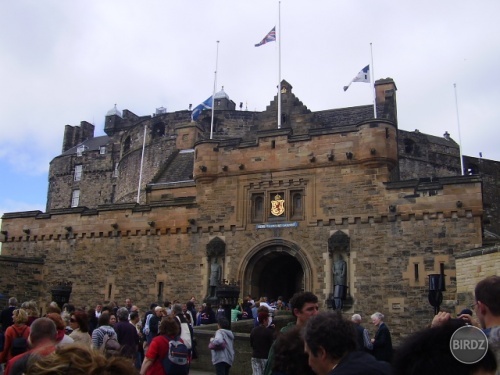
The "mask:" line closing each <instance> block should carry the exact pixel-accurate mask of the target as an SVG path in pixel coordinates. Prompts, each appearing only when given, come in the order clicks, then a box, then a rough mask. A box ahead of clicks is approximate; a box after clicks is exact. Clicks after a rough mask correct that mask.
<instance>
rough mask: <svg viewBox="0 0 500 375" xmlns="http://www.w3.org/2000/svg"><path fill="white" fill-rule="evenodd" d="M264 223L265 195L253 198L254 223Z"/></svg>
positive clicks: (256, 195)
mask: <svg viewBox="0 0 500 375" xmlns="http://www.w3.org/2000/svg"><path fill="white" fill-rule="evenodd" d="M263 221H264V194H254V195H253V196H252V222H254V223H262V222H263Z"/></svg>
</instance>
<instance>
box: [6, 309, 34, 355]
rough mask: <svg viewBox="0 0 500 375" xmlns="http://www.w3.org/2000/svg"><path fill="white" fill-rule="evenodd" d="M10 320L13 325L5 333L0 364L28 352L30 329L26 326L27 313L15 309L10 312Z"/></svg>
mask: <svg viewBox="0 0 500 375" xmlns="http://www.w3.org/2000/svg"><path fill="white" fill-rule="evenodd" d="M12 320H13V322H14V324H13V325H11V326H10V327H9V328H7V330H6V331H5V344H4V348H3V351H2V352H1V353H0V364H1V363H6V362H7V361H8V360H9V359H11V358H12V357H15V356H16V355H18V354H21V353H24V352H25V351H27V350H28V337H29V335H30V327H28V325H27V324H26V323H28V313H27V312H26V310H23V309H16V310H14V311H13V312H12Z"/></svg>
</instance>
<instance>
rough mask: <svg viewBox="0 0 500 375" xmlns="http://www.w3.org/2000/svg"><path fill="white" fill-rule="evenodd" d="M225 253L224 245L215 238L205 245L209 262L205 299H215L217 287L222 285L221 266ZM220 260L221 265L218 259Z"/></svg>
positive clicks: (220, 240)
mask: <svg viewBox="0 0 500 375" xmlns="http://www.w3.org/2000/svg"><path fill="white" fill-rule="evenodd" d="M225 253H226V243H225V242H224V241H223V240H222V239H220V238H219V237H215V238H214V239H212V240H211V241H210V242H209V243H208V244H207V258H208V260H209V262H210V274H209V278H208V294H207V299H213V298H216V290H217V287H218V286H219V285H220V284H221V283H222V265H223V264H224V255H225ZM219 258H220V259H222V265H221V263H219V261H218V259H219Z"/></svg>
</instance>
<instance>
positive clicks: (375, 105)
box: [370, 42, 377, 118]
mask: <svg viewBox="0 0 500 375" xmlns="http://www.w3.org/2000/svg"><path fill="white" fill-rule="evenodd" d="M370 54H371V58H372V66H371V67H370V73H371V81H372V93H373V117H374V118H377V92H376V90H375V67H374V66H373V48H372V43H371V42H370Z"/></svg>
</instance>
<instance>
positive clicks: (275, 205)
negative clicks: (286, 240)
mask: <svg viewBox="0 0 500 375" xmlns="http://www.w3.org/2000/svg"><path fill="white" fill-rule="evenodd" d="M271 213H272V214H273V215H274V216H280V215H283V214H284V213H285V200H284V199H281V195H279V194H276V196H275V197H274V200H273V201H271Z"/></svg>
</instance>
